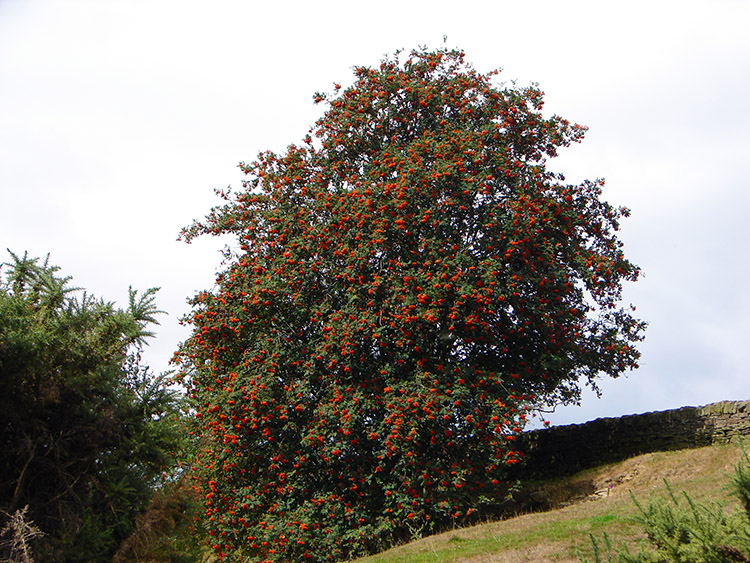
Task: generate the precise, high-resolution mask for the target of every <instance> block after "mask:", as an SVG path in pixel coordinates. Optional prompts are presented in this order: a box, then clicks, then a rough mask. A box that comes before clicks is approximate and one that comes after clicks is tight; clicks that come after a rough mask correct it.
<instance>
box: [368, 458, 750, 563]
mask: <svg viewBox="0 0 750 563" xmlns="http://www.w3.org/2000/svg"><path fill="white" fill-rule="evenodd" d="M740 454H741V452H740V449H739V448H738V447H736V446H709V447H704V448H699V449H694V450H681V451H675V452H658V453H650V454H644V455H641V456H638V457H634V458H632V459H629V460H626V461H624V462H620V463H616V464H611V465H605V466H601V467H598V468H595V469H591V470H587V471H584V472H581V473H579V474H577V475H574V476H572V477H568V478H565V479H559V480H551V481H546V482H543V483H540V484H539V486H538V490H537V491H536V493H535V497H536V498H538V499H540V500H542V501H544V502H548V503H549V504H550V505H552V506H557V507H559V508H555V509H553V510H549V511H546V512H536V513H532V514H524V515H519V516H516V517H514V518H510V519H507V520H503V521H500V522H490V523H487V524H484V525H480V526H474V527H472V528H464V529H456V530H453V531H450V532H446V533H443V534H440V535H436V536H431V537H429V538H424V539H421V540H418V541H415V542H412V543H410V544H407V545H403V546H400V547H396V548H393V549H391V550H389V551H387V552H384V553H381V554H379V555H375V556H372V557H367V558H364V559H359V560H357V563H376V562H378V563H380V562H382V563H385V562H388V563H428V562H429V563H434V562H472V563H489V562H503V563H505V562H507V563H521V562H534V563H543V562H548V561H555V562H560V563H563V562H565V563H568V562H570V563H573V562H577V561H578V558H577V557H576V551H575V550H576V547H578V548H579V549H580V550H581V551H582V552H583V553H584V554H586V555H589V554H590V542H589V534H590V533H593V534H594V535H595V536H597V538H599V537H601V534H602V532H603V531H606V532H607V533H608V534H609V535H610V536H611V537H613V538H614V540H615V543H617V542H619V541H620V540H624V541H627V542H628V543H631V542H632V543H633V544H634V542H638V541H640V537H641V534H640V528H639V527H638V526H637V525H636V524H633V523H632V522H630V521H629V518H630V517H631V516H633V515H635V514H636V512H637V509H636V507H635V505H634V504H633V502H632V500H631V496H630V491H632V492H633V494H634V495H635V496H636V498H637V499H638V500H639V501H644V502H645V501H646V500H647V499H648V498H649V496H650V495H656V496H664V495H665V492H666V490H665V486H664V479H666V480H667V481H668V482H669V484H670V485H671V486H672V488H673V490H675V491H682V490H684V491H686V492H687V493H688V494H690V495H691V496H692V497H693V498H694V499H695V500H697V501H702V500H709V499H711V500H720V501H721V502H726V503H727V505H728V506H733V504H734V500H733V499H730V497H729V495H728V493H727V492H726V491H725V490H724V487H725V485H726V483H727V477H726V475H728V474H729V473H731V472H732V471H733V469H734V465H735V463H736V462H737V460H738V459H739V458H740Z"/></svg>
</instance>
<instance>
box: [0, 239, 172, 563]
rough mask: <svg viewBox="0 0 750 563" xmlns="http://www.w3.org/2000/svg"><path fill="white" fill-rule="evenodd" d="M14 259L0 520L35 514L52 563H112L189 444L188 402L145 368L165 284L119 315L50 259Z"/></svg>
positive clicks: (0, 347)
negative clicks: (184, 406)
mask: <svg viewBox="0 0 750 563" xmlns="http://www.w3.org/2000/svg"><path fill="white" fill-rule="evenodd" d="M11 257H12V261H11V262H10V263H9V264H3V266H4V268H3V269H4V272H2V273H4V275H3V276H2V277H0V510H2V513H4V514H5V516H6V517H5V518H2V516H0V524H2V523H4V522H5V521H6V519H7V518H10V517H11V516H13V515H20V514H22V515H24V516H25V517H26V518H28V519H30V521H32V522H33V523H34V525H35V526H36V527H37V528H38V529H39V530H40V531H41V532H42V533H43V536H41V537H39V536H38V539H37V540H35V543H34V551H35V553H37V554H39V555H40V556H41V558H42V559H43V560H44V561H86V562H91V561H111V559H112V555H113V554H114V553H115V551H116V550H117V547H118V546H119V545H120V543H121V542H122V541H123V540H124V539H125V538H127V537H128V535H129V534H130V532H131V530H132V527H133V522H134V520H135V518H136V516H137V515H138V514H139V512H140V511H141V510H143V509H144V508H145V506H146V505H147V504H148V501H149V499H150V498H151V494H152V492H153V487H154V486H155V485H156V484H157V483H158V482H159V481H160V479H161V475H162V472H163V471H165V470H169V467H170V466H171V464H172V461H173V456H174V453H175V452H174V449H175V447H176V446H177V444H178V443H179V429H178V427H177V424H176V422H177V415H178V412H179V411H178V405H179V395H178V394H177V393H176V392H175V391H171V390H169V389H168V388H167V386H166V381H165V376H163V375H162V376H159V377H156V376H153V375H151V374H150V373H148V370H147V368H146V367H145V366H142V365H141V363H140V361H139V360H140V350H141V347H142V346H143V345H144V344H145V343H146V340H147V339H148V338H149V337H150V336H151V335H152V334H151V332H149V330H148V329H149V327H150V325H153V324H154V323H156V315H157V314H158V313H159V312H160V311H158V310H157V309H156V306H155V304H154V299H155V293H156V289H149V290H148V291H146V292H144V293H143V294H139V293H138V292H136V291H134V290H132V289H131V290H130V292H129V303H128V306H127V308H125V309H118V308H116V307H115V306H114V305H113V304H112V303H108V302H105V301H104V300H102V299H97V298H94V297H93V296H91V295H90V294H88V293H85V292H81V291H80V290H79V289H77V288H74V287H70V286H69V285H68V284H69V281H70V278H67V277H59V276H58V274H57V272H58V268H57V267H53V266H51V265H50V264H49V263H48V261H47V260H45V261H40V260H38V259H36V258H30V257H28V255H23V256H18V255H15V254H13V253H11ZM27 507H28V508H27ZM24 510H25V512H24ZM0 527H1V526H0ZM11 543H12V542H11V540H10V539H8V538H6V537H4V538H3V542H0V544H2V545H4V546H6V547H7V546H8V545H10V544H11ZM0 552H2V550H1V549H0ZM2 555H6V554H2Z"/></svg>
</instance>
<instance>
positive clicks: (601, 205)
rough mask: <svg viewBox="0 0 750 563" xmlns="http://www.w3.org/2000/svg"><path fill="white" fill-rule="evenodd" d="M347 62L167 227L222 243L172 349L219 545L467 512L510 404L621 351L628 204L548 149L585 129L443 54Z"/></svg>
mask: <svg viewBox="0 0 750 563" xmlns="http://www.w3.org/2000/svg"><path fill="white" fill-rule="evenodd" d="M354 73H355V82H354V84H353V85H351V86H350V87H348V88H345V89H342V88H341V86H340V85H338V84H336V85H335V87H334V90H333V92H332V93H331V94H322V93H317V94H315V102H316V103H321V104H324V105H325V108H326V110H325V113H324V115H323V116H322V117H321V118H320V119H319V120H318V121H317V122H316V123H315V125H314V126H313V128H312V129H311V130H310V132H309V134H308V135H306V136H305V137H304V139H303V140H302V142H301V143H300V144H298V145H290V146H289V147H288V149H287V150H286V151H285V152H283V153H281V154H276V153H273V152H270V151H269V152H264V153H261V154H260V155H259V156H258V157H257V159H256V160H255V161H254V162H252V163H250V164H245V163H242V164H241V165H240V166H241V169H242V171H243V172H244V173H245V174H246V175H247V180H246V181H245V182H244V183H243V189H242V190H238V191H236V192H234V191H231V190H229V191H226V192H221V195H222V196H223V197H224V199H225V203H224V204H223V205H221V206H219V207H216V208H214V209H213V210H212V211H211V212H210V214H209V215H208V216H207V217H206V219H205V220H204V221H201V222H196V223H194V224H193V225H191V226H190V227H188V228H186V229H185V230H184V232H183V236H184V237H185V239H187V240H188V241H190V240H191V239H192V238H193V237H195V236H199V235H202V234H229V235H233V236H234V237H236V239H237V246H236V247H234V249H231V248H228V249H227V252H226V262H225V268H224V269H223V270H222V271H221V272H220V273H219V274H218V277H217V281H216V286H215V287H214V288H213V289H212V290H209V291H204V292H201V293H199V294H198V295H197V296H196V297H195V298H194V299H193V302H192V303H193V312H192V313H191V315H190V316H189V317H188V320H189V321H190V322H191V323H192V325H193V333H192V335H191V337H190V338H189V339H188V340H187V341H186V342H185V343H184V345H183V346H182V347H181V350H180V352H179V358H180V361H181V364H182V375H183V378H184V381H185V383H186V384H187V386H188V387H189V390H190V394H191V397H192V400H193V405H194V408H195V410H196V417H197V420H198V421H199V431H200V434H201V438H202V444H203V447H202V450H201V452H200V454H199V456H198V458H197V459H196V466H195V472H196V473H195V474H196V479H197V481H198V484H199V486H200V487H201V488H202V491H203V494H204V496H205V504H206V516H207V519H208V526H209V529H210V532H211V534H212V535H213V538H214V540H213V542H212V544H213V547H214V549H215V550H216V551H217V552H218V553H219V554H233V556H234V557H248V558H250V560H258V561H261V560H266V559H271V560H278V561H288V560H295V561H296V560H304V559H308V560H313V561H319V560H337V559H342V558H346V557H351V556H353V555H358V554H362V553H367V552H372V551H374V550H377V549H379V548H381V547H383V546H385V545H388V544H389V543H390V542H393V541H396V540H400V539H403V538H405V537H409V536H413V535H419V534H421V533H423V532H425V531H429V530H433V529H440V528H442V527H444V526H447V525H451V524H452V523H455V522H457V521H465V520H466V519H471V518H472V517H474V516H476V515H480V514H488V513H490V512H491V510H492V506H493V505H494V504H496V503H497V502H499V501H500V500H501V499H502V498H503V497H504V495H505V494H506V493H507V483H505V482H504V480H503V477H504V467H505V466H506V465H508V464H515V463H517V462H518V461H519V454H518V452H517V451H516V449H514V447H513V443H514V436H515V435H516V434H517V433H518V432H520V430H521V429H522V428H523V426H524V423H525V421H526V420H527V418H528V417H529V416H530V413H531V412H532V411H533V410H534V409H536V408H538V407H540V406H543V405H554V404H558V403H561V402H562V403H565V402H570V401H575V400H577V398H578V397H579V385H580V382H584V383H589V384H592V385H593V384H595V380H596V378H598V377H600V376H601V375H602V374H604V375H609V376H612V377H616V376H618V375H619V374H621V373H622V372H623V371H625V370H627V369H629V368H634V367H636V365H637V359H638V356H639V354H638V352H637V350H636V347H635V344H636V343H637V342H638V341H639V340H640V339H641V333H642V330H643V328H644V323H642V322H641V321H639V320H638V319H636V318H635V317H634V316H633V313H632V310H631V309H630V308H628V307H624V306H622V305H621V303H620V301H621V290H622V284H623V283H624V282H625V281H635V280H636V279H637V278H638V275H639V270H638V268H637V267H636V266H635V265H634V264H632V263H631V262H629V261H628V260H627V259H626V258H625V256H624V254H623V251H622V248H621V247H622V244H621V242H620V241H619V240H618V238H617V236H616V231H617V230H618V228H619V221H620V219H621V218H622V217H623V216H626V215H627V210H626V209H624V208H615V207H613V206H611V205H609V204H608V203H606V202H605V201H603V200H602V199H601V189H602V185H603V181H601V180H596V181H584V182H582V183H580V184H575V185H572V184H567V183H565V181H564V178H563V176H562V175H559V174H555V173H553V172H550V171H549V170H548V169H547V167H546V160H547V159H548V158H550V157H554V156H555V155H556V154H557V151H558V149H560V148H561V147H565V146H567V145H569V144H570V143H573V142H578V141H580V140H581V138H582V137H583V134H584V132H585V128H584V127H581V126H579V125H573V124H571V123H569V122H568V121H566V120H565V119H563V118H561V117H559V116H552V117H545V116H544V115H543V113H542V105H543V93H542V92H541V91H540V90H539V89H538V88H537V87H535V86H530V87H523V88H522V87H517V86H515V85H513V86H505V85H500V86H497V85H495V84H494V82H493V81H494V79H495V78H494V77H495V75H496V74H497V73H496V72H491V73H489V74H480V73H478V72H476V71H475V70H474V69H473V68H472V66H471V65H469V64H468V63H466V62H465V61H464V54H463V53H462V52H460V51H453V50H437V51H428V50H425V49H420V50H416V51H413V52H412V53H411V54H410V55H409V56H407V57H406V60H404V61H401V60H400V54H396V55H395V56H393V57H389V58H386V59H385V60H383V62H382V63H381V65H380V66H379V67H378V68H369V67H356V68H355V70H354Z"/></svg>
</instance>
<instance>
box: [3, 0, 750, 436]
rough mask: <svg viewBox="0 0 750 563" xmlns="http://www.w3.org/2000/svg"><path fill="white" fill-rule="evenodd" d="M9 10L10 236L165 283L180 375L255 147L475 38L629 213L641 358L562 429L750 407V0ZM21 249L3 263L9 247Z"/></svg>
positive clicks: (578, 167)
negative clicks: (413, 58)
mask: <svg viewBox="0 0 750 563" xmlns="http://www.w3.org/2000/svg"><path fill="white" fill-rule="evenodd" d="M256 4H258V3H254V2H240V1H222V0H217V1H215V2H211V3H205V2H192V1H180V2H178V1H176V0H149V1H148V2H146V1H145V0H144V1H138V0H131V1H125V0H122V1H116V0H112V1H109V2H101V1H98V0H85V1H84V0H31V1H29V0H0V155H2V156H1V157H0V250H3V251H4V249H5V248H9V249H11V250H12V251H14V252H16V253H19V252H20V253H22V252H24V251H28V252H29V253H30V254H32V255H34V256H45V255H46V254H47V253H50V254H51V261H52V262H53V263H55V264H57V265H59V266H60V267H61V268H62V273H64V274H66V275H71V276H73V283H74V285H77V286H81V287H85V288H86V289H87V290H88V291H90V292H92V293H94V294H96V295H100V296H103V297H105V298H106V299H111V300H116V301H118V302H119V303H121V304H124V303H125V302H126V299H127V289H128V286H129V285H133V287H135V288H137V289H141V290H144V289H146V288H148V287H152V286H159V287H161V291H160V292H159V294H158V297H157V300H158V304H159V308H160V309H163V310H165V311H167V312H168V313H169V315H168V316H165V317H163V318H162V319H161V320H162V324H161V327H159V329H158V332H157V337H156V338H155V339H154V340H153V341H152V343H151V345H150V346H149V347H148V349H147V351H146V354H145V358H146V360H147V362H149V363H150V364H151V366H152V369H154V370H155V371H162V370H165V369H168V360H169V358H170V357H171V354H172V352H173V351H174V350H175V349H176V347H177V343H178V342H179V341H180V340H182V339H184V338H185V337H186V336H187V334H188V333H187V328H186V327H182V326H180V325H179V323H178V321H179V319H180V317H181V316H182V315H184V314H185V313H186V312H187V311H188V306H187V304H186V299H187V298H188V297H189V296H192V295H193V294H194V293H195V292H196V291H198V290H201V289H207V288H210V287H211V286H212V285H213V279H214V275H215V272H216V270H217V268H218V267H219V264H220V259H221V258H220V255H219V250H220V249H221V248H222V247H223V245H224V244H225V243H227V242H230V241H222V240H217V239H206V240H200V239H199V240H197V241H195V242H193V243H192V244H191V245H186V244H184V243H181V242H177V240H176V238H177V235H178V233H179V231H180V229H181V228H182V227H184V226H186V225H188V224H189V223H191V222H192V220H193V219H198V218H201V217H203V216H204V215H205V214H206V213H207V212H208V211H209V210H210V208H211V207H212V206H214V205H218V204H219V203H220V201H219V200H218V199H217V198H216V197H215V196H214V193H213V190H214V188H220V189H223V188H226V187H227V186H228V185H232V186H234V187H236V188H240V187H241V181H242V178H243V175H242V173H241V172H240V170H239V169H238V168H237V164H238V163H239V162H240V161H245V162H249V161H252V160H253V159H254V158H255V156H256V154H257V153H258V152H259V151H262V150H266V149H271V150H276V151H282V150H284V149H285V148H286V146H287V145H289V144H291V143H297V142H299V141H300V140H301V139H302V138H303V136H304V135H305V134H306V133H307V131H308V129H309V127H310V126H311V125H312V124H313V122H314V121H315V119H316V118H317V117H318V116H319V115H320V113H321V111H322V108H321V106H315V105H314V104H313V101H312V97H313V94H314V92H316V91H319V90H321V91H330V90H331V89H332V88H333V83H334V82H340V83H341V84H342V85H343V86H347V85H348V84H351V83H352V82H353V80H354V77H353V74H352V67H353V66H355V65H369V66H374V65H377V64H378V63H379V61H380V59H381V58H382V57H383V56H384V55H386V54H388V53H393V52H394V51H395V50H397V49H405V50H407V51H408V50H410V49H412V48H415V47H417V46H419V45H426V46H428V47H433V48H434V47H440V46H442V45H444V43H443V41H444V39H443V38H444V36H445V37H446V40H445V41H446V42H445V45H446V46H448V47H454V46H455V47H459V48H461V49H464V50H465V51H466V56H467V60H468V61H470V62H472V63H473V64H474V66H475V67H476V68H477V70H479V71H481V72H487V71H490V70H492V69H494V68H501V69H503V72H502V73H501V74H500V76H499V77H498V81H499V82H502V81H505V82H506V83H510V82H512V81H515V82H516V83H517V84H518V85H519V86H523V85H528V84H530V83H531V82H536V83H538V84H539V86H540V87H541V89H542V90H544V91H545V92H546V97H545V100H546V104H545V111H546V112H547V113H548V115H551V114H553V113H556V114H559V115H561V116H563V117H565V118H566V119H569V120H571V121H573V122H576V123H581V124H584V125H587V126H588V127H589V131H588V134H587V135H586V138H585V139H584V141H583V143H582V144H580V145H574V146H572V147H570V148H568V149H565V150H564V151H563V152H562V154H561V155H560V157H558V158H556V159H553V160H551V161H549V163H548V167H549V168H550V169H551V170H554V171H558V172H562V173H564V174H565V175H566V178H567V180H568V181H571V182H577V181H580V180H583V179H584V178H588V179H592V180H593V179H595V178H600V177H604V178H605V179H606V180H607V184H606V186H605V189H604V198H605V199H607V200H608V201H610V202H611V203H613V204H615V205H625V206H627V207H629V208H630V209H631V210H632V216H631V217H630V218H629V219H626V220H625V221H624V223H623V229H622V231H621V238H622V240H623V242H624V243H625V254H626V256H627V257H628V258H629V259H630V260H632V261H633V262H635V263H636V264H638V265H639V266H641V267H642V269H643V272H644V274H645V275H644V277H643V279H641V280H640V281H639V282H637V283H636V284H632V285H629V286H627V287H626V288H625V292H624V300H625V301H626V302H632V303H633V304H635V305H636V306H637V308H638V314H639V315H640V316H641V317H642V318H643V319H644V320H646V321H648V322H649V323H650V326H649V328H648V330H647V332H646V340H645V341H644V342H643V343H642V345H641V350H642V352H643V357H642V361H641V368H640V369H639V370H637V371H635V372H632V373H631V374H629V375H628V376H626V377H622V378H619V379H617V380H603V381H602V385H601V387H602V390H603V397H602V398H601V399H597V398H596V397H595V395H593V394H591V393H585V394H584V397H583V403H582V406H580V407H567V408H558V409H557V411H556V412H555V413H554V414H551V415H549V418H550V420H551V421H552V422H553V423H555V424H565V423H570V422H583V421H585V420H590V419H593V418H597V417H601V416H620V415H622V414H628V413H636V412H645V411H649V410H662V409H668V408H677V407H680V406H684V405H700V404H706V403H709V402H713V401H718V400H723V399H748V398H750V367H748V366H749V365H750V362H749V361H748V360H750V358H748V356H749V354H748V349H750V347H749V346H748V344H747V340H748V337H750V289H748V287H749V284H748V275H749V274H750V252H748V250H747V244H748V241H749V240H750V221H748V220H747V219H746V214H747V209H748V207H749V205H748V204H750V194H749V193H748V189H747V179H746V171H745V168H746V162H747V159H748V154H750V140H749V135H748V132H749V131H750V35H748V34H747V32H746V25H747V22H748V21H750V3H747V2H745V1H741V0H737V1H731V0H712V1H681V2H677V1H671V0H664V1H658V2H654V1H653V0H650V1H648V2H645V1H640V0H636V1H634V2H630V3H628V4H625V5H619V4H618V5H615V4H612V5H610V4H607V3H601V2H593V1H578V0H572V1H570V2H558V1H551V0H540V1H539V2H535V3H533V6H532V5H531V4H529V3H524V2H509V1H506V0H496V1H493V2H473V1H465V2H462V3H461V4H460V5H459V4H458V3H456V2H450V3H449V2H439V1H438V2H432V3H429V4H425V3H416V2H414V3H411V2H403V1H401V2H394V1H391V0H384V1H381V2H378V3H356V2H317V3H312V2H296V1H290V2H285V3H275V4H274V3H270V2H268V3H264V4H263V5H262V6H257V5H256ZM7 259H8V257H7V256H4V257H3V258H2V261H6V260H7Z"/></svg>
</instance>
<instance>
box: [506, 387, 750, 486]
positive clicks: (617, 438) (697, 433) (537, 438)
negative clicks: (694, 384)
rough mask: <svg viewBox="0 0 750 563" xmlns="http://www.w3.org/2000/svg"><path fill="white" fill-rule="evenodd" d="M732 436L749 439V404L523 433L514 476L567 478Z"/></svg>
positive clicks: (725, 404) (731, 403) (726, 404)
mask: <svg viewBox="0 0 750 563" xmlns="http://www.w3.org/2000/svg"><path fill="white" fill-rule="evenodd" d="M736 436H750V401H723V402H721V403H713V404H710V405H706V406H703V407H682V408H680V409H675V410H668V411H659V412H648V413H645V414H634V415H628V416H622V417H619V418H599V419H596V420H593V421H591V422H586V423H584V424H571V425H567V426H554V427H552V428H545V429H541V430H532V431H530V432H525V433H523V434H522V435H521V436H519V440H518V447H519V449H520V450H521V451H522V452H524V463H523V465H522V466H521V467H518V468H517V471H518V475H519V476H522V477H523V478H524V479H526V478H529V477H549V476H561V475H570V474H572V473H575V472H577V471H580V470H581V469H586V468H588V467H594V466H596V465H601V464H603V463H611V462H615V461H621V460H623V459H627V458H628V457H632V456H634V455H638V454H643V453H648V452H655V451H665V450H679V449H685V448H696V447H700V446H706V445H709V444H721V443H727V442H729V441H730V440H731V439H733V438H734V437H736ZM746 441H747V440H746Z"/></svg>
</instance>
